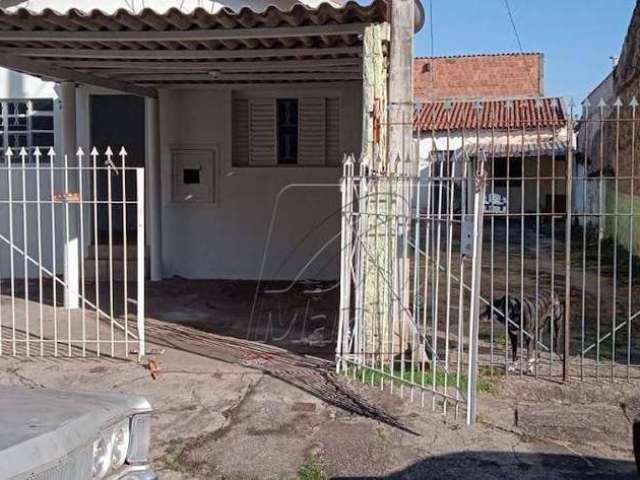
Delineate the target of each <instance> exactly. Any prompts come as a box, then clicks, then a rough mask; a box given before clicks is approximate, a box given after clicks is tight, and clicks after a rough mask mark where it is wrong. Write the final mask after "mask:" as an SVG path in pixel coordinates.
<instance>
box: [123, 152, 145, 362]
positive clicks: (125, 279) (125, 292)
mask: <svg viewBox="0 0 640 480" xmlns="http://www.w3.org/2000/svg"><path fill="white" fill-rule="evenodd" d="M119 156H120V160H121V162H120V163H121V165H122V169H121V170H122V258H123V260H122V267H123V272H122V275H123V279H122V280H123V283H122V288H123V289H124V290H123V297H124V301H123V303H124V354H125V357H126V356H128V355H129V291H128V280H129V278H128V273H129V272H128V270H129V268H128V267H129V256H128V252H127V165H126V160H127V151H126V150H125V148H124V147H122V149H121V150H120V153H119ZM136 175H137V174H136ZM142 259H143V260H144V256H143V257H142ZM137 260H138V262H140V257H138V258H137Z"/></svg>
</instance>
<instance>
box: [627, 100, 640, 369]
mask: <svg viewBox="0 0 640 480" xmlns="http://www.w3.org/2000/svg"><path fill="white" fill-rule="evenodd" d="M629 105H630V106H631V212H630V221H629V242H630V245H629V260H628V262H629V266H628V268H629V278H628V280H627V281H628V283H629V300H628V317H627V382H630V381H631V321H632V319H631V315H632V303H631V289H632V285H633V255H634V250H635V242H634V240H633V231H634V223H635V218H634V213H635V212H634V204H635V197H636V192H635V172H636V109H637V107H638V100H637V99H636V97H633V99H632V100H631V103H630V104H629Z"/></svg>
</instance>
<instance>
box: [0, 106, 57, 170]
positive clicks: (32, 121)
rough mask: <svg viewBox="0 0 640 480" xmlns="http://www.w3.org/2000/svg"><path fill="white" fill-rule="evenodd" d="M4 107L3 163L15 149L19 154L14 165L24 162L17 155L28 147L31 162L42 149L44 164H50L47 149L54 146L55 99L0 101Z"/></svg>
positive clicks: (0, 123) (1, 118) (1, 126)
mask: <svg viewBox="0 0 640 480" xmlns="http://www.w3.org/2000/svg"><path fill="white" fill-rule="evenodd" d="M0 105H1V107H2V115H1V116H0V131H1V132H2V139H1V142H2V143H1V147H2V149H1V150H2V156H1V160H2V161H4V153H5V151H6V149H7V148H8V147H11V149H13V150H14V153H15V154H16V155H15V157H14V162H19V161H21V159H20V158H19V156H18V155H17V153H18V151H19V150H20V149H21V148H23V147H24V148H25V149H27V152H29V157H28V161H30V162H31V161H35V159H34V158H33V155H32V153H33V150H34V149H35V148H36V147H39V148H40V150H42V152H43V155H42V157H41V161H43V162H45V161H47V160H48V157H47V155H46V153H47V150H49V148H51V147H53V146H54V118H53V99H51V98H37V99H15V100H0Z"/></svg>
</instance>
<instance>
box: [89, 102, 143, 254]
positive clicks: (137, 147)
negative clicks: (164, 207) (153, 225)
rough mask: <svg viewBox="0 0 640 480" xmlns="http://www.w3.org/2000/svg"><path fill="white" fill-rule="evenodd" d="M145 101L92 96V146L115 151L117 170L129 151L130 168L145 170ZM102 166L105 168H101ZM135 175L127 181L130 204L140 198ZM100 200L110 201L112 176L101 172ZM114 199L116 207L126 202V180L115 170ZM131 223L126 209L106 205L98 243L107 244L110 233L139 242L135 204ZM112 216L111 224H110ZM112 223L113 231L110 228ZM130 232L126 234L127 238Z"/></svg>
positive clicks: (118, 241)
mask: <svg viewBox="0 0 640 480" xmlns="http://www.w3.org/2000/svg"><path fill="white" fill-rule="evenodd" d="M144 108H145V106H144V99H143V98H141V97H136V96H133V95H92V96H91V100H90V116H91V129H90V135H91V145H92V146H95V147H96V148H97V149H98V151H99V152H100V153H101V154H103V153H104V152H105V151H106V149H107V147H111V149H112V150H113V153H114V156H113V162H114V163H115V165H116V167H117V168H118V169H120V167H122V159H121V158H120V157H119V156H118V153H119V152H120V149H121V148H122V147H124V148H125V149H126V151H127V154H128V155H127V157H126V166H127V167H144V160H145V136H144V122H145V114H144ZM100 166H102V165H100ZM135 182H136V179H135V175H127V176H126V178H125V182H124V190H126V195H127V201H134V200H135V195H136V184H135ZM96 188H97V194H98V197H97V198H99V199H101V200H108V198H107V197H108V192H109V173H108V172H107V171H105V170H102V171H99V172H98V175H97V181H96ZM111 200H112V202H113V204H114V205H117V203H118V202H122V201H123V179H122V176H121V175H120V174H116V173H115V171H113V172H112V173H111ZM126 209H127V216H126V218H127V221H126V225H125V224H124V223H125V222H124V220H123V208H122V207H121V206H120V207H113V208H111V209H109V208H107V207H106V206H104V207H103V208H98V212H97V226H98V228H97V235H98V238H97V239H94V242H96V243H98V244H103V245H104V244H107V243H108V242H109V231H111V241H112V242H113V243H115V244H122V243H123V242H124V239H125V238H126V239H127V243H135V241H136V230H137V229H136V212H135V205H134V204H133V203H130V204H128V205H127V207H126ZM109 215H111V222H110V221H109ZM110 224H111V228H109V225H110ZM125 230H126V235H125Z"/></svg>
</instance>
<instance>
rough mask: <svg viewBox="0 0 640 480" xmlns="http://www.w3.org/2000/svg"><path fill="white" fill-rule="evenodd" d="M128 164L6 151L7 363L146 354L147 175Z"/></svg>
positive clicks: (0, 330) (1, 338)
mask: <svg viewBox="0 0 640 480" xmlns="http://www.w3.org/2000/svg"><path fill="white" fill-rule="evenodd" d="M126 159H127V152H126V151H125V149H124V148H122V149H121V150H120V151H119V153H118V154H117V155H116V154H114V152H113V151H112V149H111V148H108V149H107V150H106V152H104V153H103V154H100V153H99V152H98V151H97V150H96V149H95V148H94V149H93V150H92V151H91V152H90V153H89V154H85V152H83V150H82V149H79V150H78V152H77V153H76V154H75V155H64V156H61V157H60V156H57V155H56V152H55V151H54V150H53V149H50V150H49V151H48V152H41V151H40V149H38V148H35V149H31V148H29V149H27V148H22V149H20V150H19V151H13V150H12V149H10V148H9V149H7V150H6V152H3V155H2V158H1V160H2V163H1V164H0V355H14V356H17V355H24V356H30V355H38V356H46V355H53V356H89V355H94V356H102V355H108V356H112V357H128V356H130V355H137V356H138V357H141V356H142V355H144V351H145V348H144V347H145V345H144V312H145V310H144V280H145V240H144V169H142V168H129V167H127V166H126ZM100 217H102V218H106V219H107V220H106V225H99V223H101V224H102V223H105V222H104V221H102V222H99V221H98V219H99V218H100Z"/></svg>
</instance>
